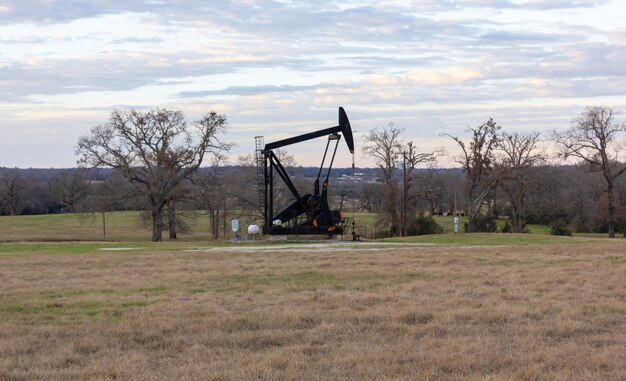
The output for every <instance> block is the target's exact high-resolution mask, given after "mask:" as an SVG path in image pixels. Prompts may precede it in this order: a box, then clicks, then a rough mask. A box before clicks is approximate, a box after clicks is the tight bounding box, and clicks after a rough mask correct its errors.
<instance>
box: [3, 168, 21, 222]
mask: <svg viewBox="0 0 626 381" xmlns="http://www.w3.org/2000/svg"><path fill="white" fill-rule="evenodd" d="M25 187H26V183H25V181H24V180H23V179H22V175H21V174H20V171H19V170H18V169H13V170H11V169H8V170H4V171H2V173H1V174H0V204H1V205H0V206H2V207H3V209H5V211H6V212H8V214H9V215H10V216H15V215H18V214H20V212H21V209H22V193H23V191H24V188H25Z"/></svg>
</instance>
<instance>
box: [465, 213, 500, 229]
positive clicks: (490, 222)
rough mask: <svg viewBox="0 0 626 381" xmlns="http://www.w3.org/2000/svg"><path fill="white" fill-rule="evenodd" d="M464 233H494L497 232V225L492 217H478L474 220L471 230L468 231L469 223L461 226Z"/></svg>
mask: <svg viewBox="0 0 626 381" xmlns="http://www.w3.org/2000/svg"><path fill="white" fill-rule="evenodd" d="M463 228H464V229H465V232H466V233H495V232H496V231H497V230H498V224H497V223H496V218H495V217H494V216H481V215H478V216H476V217H475V218H474V226H473V229H472V230H471V231H470V230H469V223H468V222H466V223H465V224H463Z"/></svg>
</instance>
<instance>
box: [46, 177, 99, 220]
mask: <svg viewBox="0 0 626 381" xmlns="http://www.w3.org/2000/svg"><path fill="white" fill-rule="evenodd" d="M51 187H52V189H53V192H54V194H55V195H56V197H57V199H58V200H59V201H61V203H63V205H65V206H67V208H68V209H69V212H70V213H76V212H78V210H79V206H81V203H82V202H83V201H84V200H85V199H86V198H87V196H88V195H89V193H90V186H89V180H88V179H87V172H86V171H85V170H84V169H78V170H67V169H66V170H63V171H61V173H60V174H59V175H58V176H57V177H56V178H54V179H53V180H52V184H51Z"/></svg>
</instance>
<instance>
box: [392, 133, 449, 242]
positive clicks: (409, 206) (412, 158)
mask: <svg viewBox="0 0 626 381" xmlns="http://www.w3.org/2000/svg"><path fill="white" fill-rule="evenodd" d="M443 154H444V151H443V149H437V150H435V151H433V152H420V151H419V150H418V149H417V147H416V146H415V143H413V142H412V141H409V142H407V143H406V144H404V145H403V147H402V169H403V176H402V178H403V187H402V208H401V213H400V214H401V220H402V227H401V234H402V235H403V236H406V235H407V234H408V228H409V224H411V223H412V222H411V220H413V219H412V218H411V219H410V218H409V216H415V214H416V208H417V203H416V201H417V197H416V196H417V195H416V194H415V192H413V185H414V183H415V177H414V176H413V171H414V170H415V169H416V168H417V167H418V166H419V165H423V164H429V165H431V166H433V165H434V164H435V162H436V160H437V158H438V157H440V156H442V155H443Z"/></svg>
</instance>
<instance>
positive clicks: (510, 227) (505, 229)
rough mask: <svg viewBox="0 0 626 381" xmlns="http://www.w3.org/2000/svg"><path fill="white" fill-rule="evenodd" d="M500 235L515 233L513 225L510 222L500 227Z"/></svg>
mask: <svg viewBox="0 0 626 381" xmlns="http://www.w3.org/2000/svg"><path fill="white" fill-rule="evenodd" d="M500 233H513V225H511V223H510V222H509V221H506V222H505V223H504V224H503V225H502V226H500Z"/></svg>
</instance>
